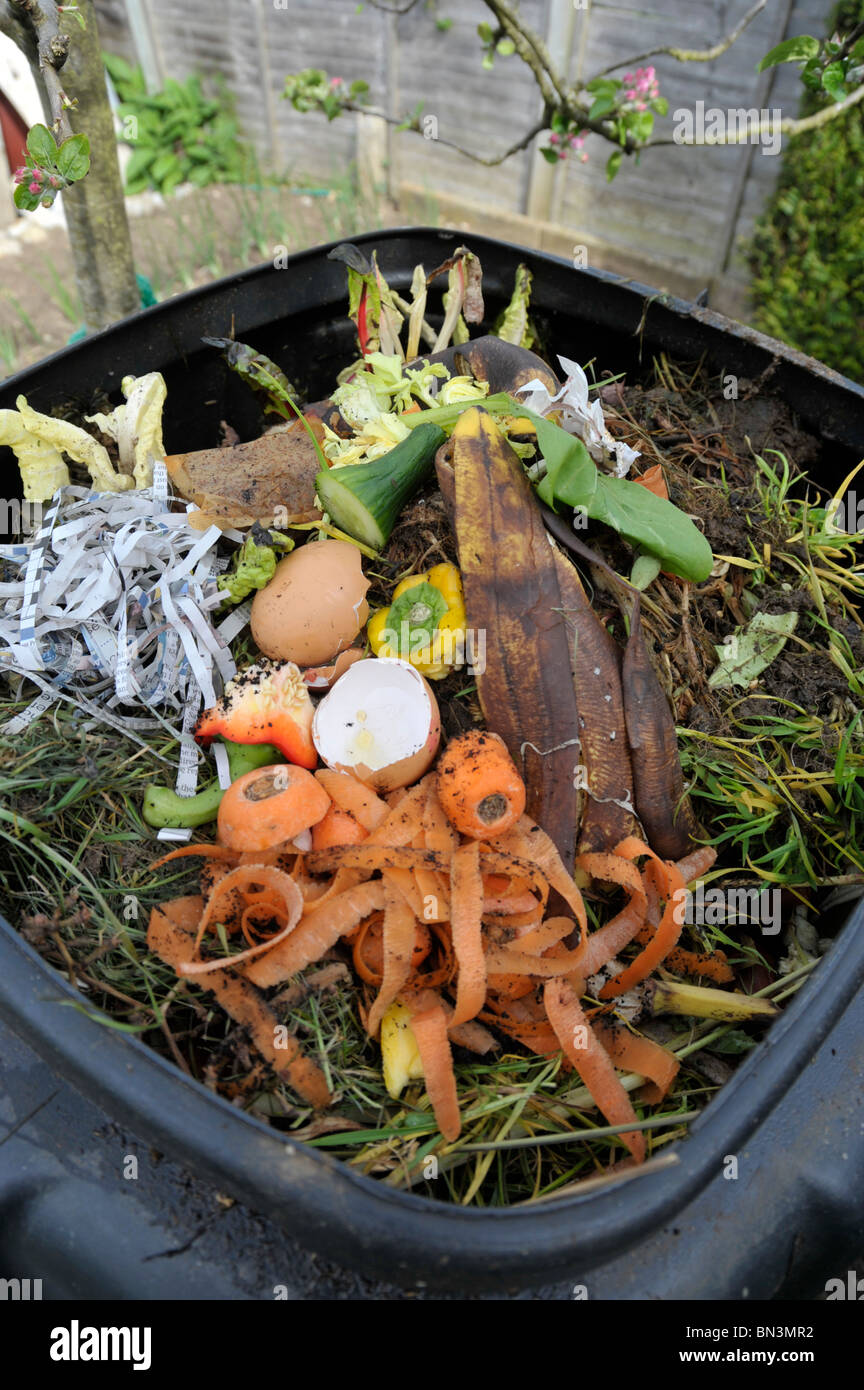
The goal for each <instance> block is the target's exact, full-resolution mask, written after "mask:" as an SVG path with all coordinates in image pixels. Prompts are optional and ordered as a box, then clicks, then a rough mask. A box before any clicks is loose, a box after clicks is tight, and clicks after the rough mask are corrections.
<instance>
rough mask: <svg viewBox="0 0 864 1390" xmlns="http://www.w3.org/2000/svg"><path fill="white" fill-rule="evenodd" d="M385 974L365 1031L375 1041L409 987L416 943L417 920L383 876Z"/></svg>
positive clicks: (391, 878) (390, 879) (396, 888)
mask: <svg viewBox="0 0 864 1390" xmlns="http://www.w3.org/2000/svg"><path fill="white" fill-rule="evenodd" d="M383 882H384V923H383V928H382V931H383V944H384V971H383V975H382V979H381V989H380V990H379V992H378V997H377V999H376V1000H375V1002H374V1004H373V1005H372V1007H371V1009H370V1010H369V1016H368V1019H367V1022H366V1031H367V1032H368V1033H369V1035H370V1037H373V1038H374V1037H375V1036H376V1035H377V1033H378V1030H379V1028H380V1027H381V1019H382V1018H383V1017H384V1013H385V1011H386V1010H387V1009H389V1007H390V1005H391V1004H392V1003H393V1000H394V999H395V998H396V997H397V995H398V994H399V991H400V990H401V989H403V988H404V986H405V985H406V984H407V983H408V980H409V978H410V975H411V969H412V965H413V956H414V945H415V939H416V932H415V924H416V921H417V919H416V917H415V916H414V913H413V911H412V909H411V907H410V904H409V903H408V901H407V899H406V898H405V897H404V896H403V894H402V893H401V892H400V891H399V888H398V887H397V885H396V883H395V882H394V881H393V877H392V874H387V873H386V872H385V874H384V880H383Z"/></svg>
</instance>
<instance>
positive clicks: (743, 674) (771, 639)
mask: <svg viewBox="0 0 864 1390" xmlns="http://www.w3.org/2000/svg"><path fill="white" fill-rule="evenodd" d="M797 625H798V614H797V613H757V614H756V615H755V617H754V618H752V619H751V620H750V622H749V623H748V624H747V627H746V628H745V629H744V631H743V632H736V633H735V634H734V636H732V637H730V638H728V639H727V641H726V642H724V643H723V645H722V647H717V648H716V651H717V655H718V656H719V657H720V664H719V665H718V666H717V667H716V668H715V669H714V671H712V673H711V675H710V677H709V680H708V684H709V685H711V686H713V687H714V689H715V690H726V689H729V688H730V687H731V686H733V685H741V686H748V685H749V684H750V682H751V681H752V680H755V679H756V677H757V676H758V675H760V674H761V673H762V671H764V670H765V668H766V667H767V666H770V665H771V662H772V661H773V660H774V659H775V657H778V656H779V655H780V653H781V651H782V650H783V648H784V646H785V645H786V638H787V637H788V636H789V635H790V634H791V633H793V632H794V631H795V628H796V627H797Z"/></svg>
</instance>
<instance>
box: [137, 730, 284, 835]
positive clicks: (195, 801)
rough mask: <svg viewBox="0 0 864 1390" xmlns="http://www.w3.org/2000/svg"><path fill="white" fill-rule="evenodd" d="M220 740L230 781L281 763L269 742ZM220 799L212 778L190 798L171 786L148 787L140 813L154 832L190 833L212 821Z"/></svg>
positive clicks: (219, 791) (280, 756)
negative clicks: (226, 754) (225, 752)
mask: <svg viewBox="0 0 864 1390" xmlns="http://www.w3.org/2000/svg"><path fill="white" fill-rule="evenodd" d="M222 741H223V742H224V744H225V747H226V749H227V752H228V767H229V771H230V773H231V781H232V782H236V781H237V778H238V777H243V776H244V775H245V774H246V773H247V772H253V771H254V770H255V769H256V768H259V767H270V766H272V765H273V764H274V763H280V762H282V761H283V758H282V754H281V753H280V752H279V749H278V748H274V747H273V745H272V743H232V742H231V741H230V740H229V739H227V738H226V739H223V740H222ZM223 796H224V791H223V789H222V788H221V787H220V785H219V782H218V780H216V779H214V780H213V781H212V782H210V783H208V785H207V786H206V787H204V788H202V790H201V791H200V792H196V794H195V795H194V796H178V795H177V793H176V792H175V790H174V788H173V787H157V786H154V785H153V784H151V785H150V786H148V787H145V789H144V805H143V807H142V811H141V814H142V817H143V819H144V820H145V821H146V822H147V824H148V825H152V826H153V827H154V828H155V829H157V830H164V829H166V828H169V827H170V828H171V829H176V830H180V829H185V830H194V829H195V828H196V826H199V825H207V824H208V823H209V822H210V821H213V820H215V819H216V816H217V814H218V812H219V803H220V801H221V800H222V797H223Z"/></svg>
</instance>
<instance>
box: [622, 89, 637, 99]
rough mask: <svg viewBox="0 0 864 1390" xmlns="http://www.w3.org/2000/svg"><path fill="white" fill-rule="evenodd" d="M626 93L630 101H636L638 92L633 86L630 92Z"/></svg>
mask: <svg viewBox="0 0 864 1390" xmlns="http://www.w3.org/2000/svg"><path fill="white" fill-rule="evenodd" d="M624 95H625V97H626V98H627V100H628V101H635V100H636V93H635V91H634V90H633V88H632V87H631V89H630V91H629V92H625V93H624Z"/></svg>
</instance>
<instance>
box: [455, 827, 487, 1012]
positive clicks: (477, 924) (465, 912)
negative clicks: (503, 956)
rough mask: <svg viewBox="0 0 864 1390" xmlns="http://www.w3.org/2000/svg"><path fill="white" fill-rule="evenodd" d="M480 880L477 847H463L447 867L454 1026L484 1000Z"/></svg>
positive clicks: (481, 890)
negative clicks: (453, 963) (455, 973)
mask: <svg viewBox="0 0 864 1390" xmlns="http://www.w3.org/2000/svg"><path fill="white" fill-rule="evenodd" d="M482 915H483V879H482V877H481V875H480V851H479V849H478V847H477V844H476V843H474V844H468V845H463V846H462V848H461V849H457V850H456V852H455V854H454V855H453V861H452V864H451V866H450V931H451V934H452V937H453V950H454V953H455V956H456V963H457V966H458V969H459V975H458V979H457V988H456V1006H455V1008H454V1010H453V1022H454V1023H467V1021H468V1020H469V1019H471V1018H474V1017H475V1016H476V1015H477V1014H478V1013H479V1012H480V1010H481V1009H482V1007H483V1001H484V999H485V998H486V957H485V955H484V953H483V938H482V927H481V922H482Z"/></svg>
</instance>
